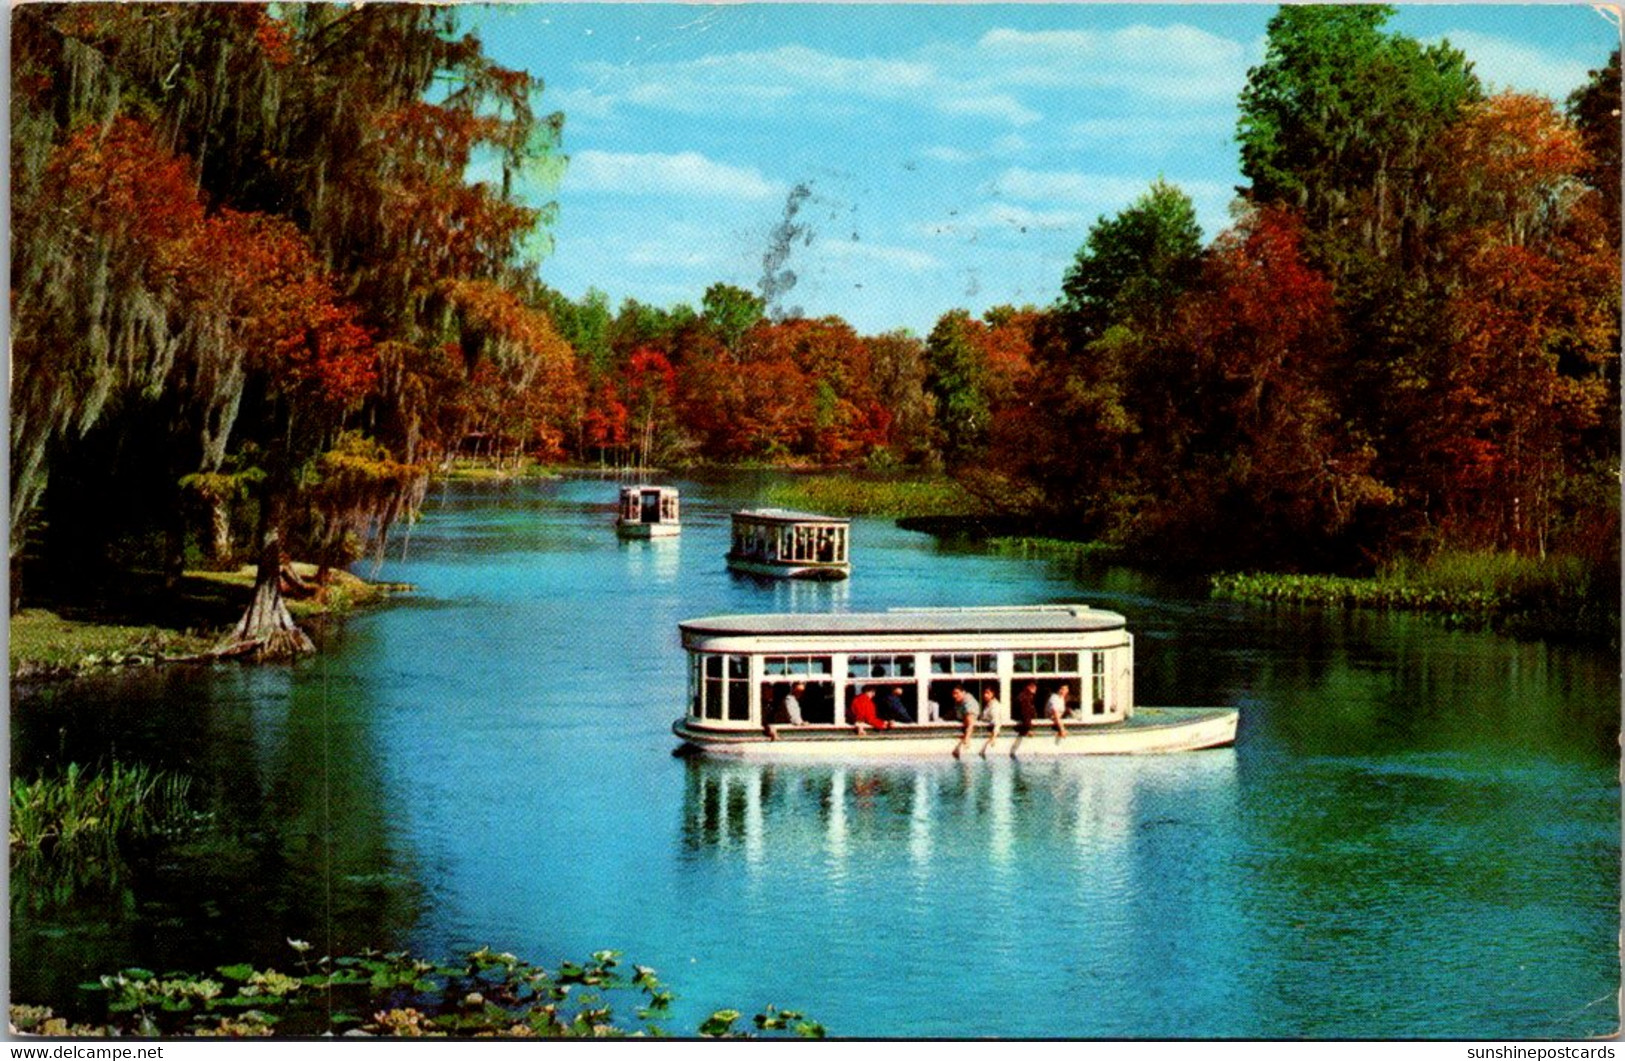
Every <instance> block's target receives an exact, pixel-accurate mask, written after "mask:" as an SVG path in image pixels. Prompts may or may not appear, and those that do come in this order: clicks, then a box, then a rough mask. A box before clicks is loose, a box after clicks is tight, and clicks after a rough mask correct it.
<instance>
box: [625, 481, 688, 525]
mask: <svg viewBox="0 0 1625 1061" xmlns="http://www.w3.org/2000/svg"><path fill="white" fill-rule="evenodd" d="M682 529H683V524H682V522H681V520H680V519H679V516H678V498H677V491H676V490H674V489H672V488H671V487H669V486H643V485H638V486H623V487H621V505H620V510H619V512H618V513H617V515H616V516H615V532H616V533H617V534H619V535H620V536H621V537H623V538H669V537H671V536H672V535H674V534H676V533H678V532H679V531H681V530H682Z"/></svg>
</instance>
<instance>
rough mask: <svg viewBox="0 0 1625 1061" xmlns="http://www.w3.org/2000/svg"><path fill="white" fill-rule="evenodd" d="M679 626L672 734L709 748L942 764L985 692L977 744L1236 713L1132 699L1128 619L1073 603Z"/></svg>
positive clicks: (1032, 741) (1095, 746)
mask: <svg viewBox="0 0 1625 1061" xmlns="http://www.w3.org/2000/svg"><path fill="white" fill-rule="evenodd" d="M678 628H679V630H680V632H681V635H682V641H683V647H684V648H685V649H687V650H688V652H689V681H688V711H687V713H686V714H685V715H684V716H683V717H682V718H681V719H679V720H678V721H677V722H676V723H675V724H674V725H673V726H672V732H674V733H675V734H676V735H677V736H678V737H679V738H681V740H682V741H683V742H684V744H685V745H687V746H689V747H691V748H693V749H695V750H698V751H700V752H703V753H705V754H707V755H718V756H733V757H745V758H775V759H799V758H851V757H908V758H921V757H943V758H946V757H948V756H949V755H951V754H954V753H955V751H956V749H958V748H960V747H961V736H962V732H963V723H962V721H961V720H962V718H963V717H964V713H965V712H966V711H974V712H976V713H977V717H978V721H977V722H976V723H975V728H974V729H973V731H972V741H973V745H972V747H973V749H974V750H978V751H979V750H981V748H982V745H983V744H984V743H985V742H986V739H987V737H988V736H989V735H990V734H991V727H990V726H989V724H988V720H982V719H981V709H982V706H983V700H982V693H983V691H984V690H986V689H991V690H992V691H993V695H994V698H995V704H994V706H993V707H992V709H991V710H992V714H993V716H994V717H993V720H996V721H997V722H998V723H999V726H1000V736H999V740H998V742H997V743H996V744H995V745H994V746H993V748H992V749H990V751H989V753H990V754H1015V755H1017V756H1018V757H1020V758H1026V757H1029V756H1031V757H1050V756H1072V755H1109V754H1131V753H1146V752H1175V751H1190V750H1194V749H1198V748H1209V747H1216V746H1220V745H1226V744H1232V743H1234V742H1235V739H1236V724H1237V719H1238V712H1237V711H1236V709H1234V708H1224V707H1136V706H1135V705H1134V638H1133V636H1132V635H1131V634H1129V632H1128V630H1127V624H1126V621H1125V620H1124V618H1123V616H1121V615H1118V614H1117V613H1116V612H1109V611H1102V610H1100V609H1096V608H1090V607H1087V606H1084V605H1059V606H1040V607H1014V608H998V607H993V608H914V609H895V610H892V611H888V612H875V613H868V614H857V613H847V614H824V615H814V614H806V613H798V614H781V615H719V616H712V617H710V618H704V619H688V620H685V621H683V622H681V623H679V624H678ZM1029 683H1032V685H1033V686H1034V687H1035V695H1034V707H1035V712H1034V714H1035V718H1034V721H1033V724H1032V726H1031V727H1030V732H1028V733H1027V734H1026V735H1025V736H1021V737H1020V738H1019V740H1018V736H1017V734H1016V732H1015V710H1016V708H1015V706H1014V705H1015V704H1016V702H1017V701H1016V698H1017V697H1020V696H1021V695H1022V694H1023V692H1024V690H1025V689H1026V688H1027V686H1028V684H1029ZM1063 687H1064V689H1063ZM860 694H867V695H868V696H869V697H870V699H871V700H872V701H874V702H875V703H876V704H883V705H884V707H883V708H882V709H881V713H879V714H878V715H877V717H879V718H881V719H885V718H886V713H890V714H891V716H892V717H891V719H890V720H889V721H888V722H887V724H886V725H885V726H884V727H881V726H859V725H857V724H856V722H855V721H852V720H851V719H850V717H849V716H850V713H851V711H852V702H853V700H854V699H855V698H856V697H857V696H859V695H860ZM1052 695H1056V696H1057V697H1058V699H1057V701H1056V702H1057V703H1058V704H1060V705H1061V706H1062V707H1063V708H1064V711H1063V712H1062V713H1061V719H1060V725H1056V724H1055V723H1054V722H1052V721H1051V719H1050V717H1049V714H1048V711H1047V706H1048V704H1049V702H1050V697H1051V696H1052ZM787 696H789V697H793V700H791V701H789V702H787V700H786V697H787ZM792 705H793V708H792ZM871 709H872V708H871ZM795 716H799V721H797V718H796V717H795Z"/></svg>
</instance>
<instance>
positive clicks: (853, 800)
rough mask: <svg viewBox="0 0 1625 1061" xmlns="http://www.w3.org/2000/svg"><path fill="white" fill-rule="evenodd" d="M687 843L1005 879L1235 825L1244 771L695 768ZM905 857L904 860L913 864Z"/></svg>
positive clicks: (1159, 762)
mask: <svg viewBox="0 0 1625 1061" xmlns="http://www.w3.org/2000/svg"><path fill="white" fill-rule="evenodd" d="M685 764H686V767H687V770H688V774H687V779H686V780H687V792H686V799H685V800H684V821H683V838H684V842H685V847H686V848H687V849H688V850H689V851H690V852H692V853H695V854H700V853H712V854H717V855H726V856H729V857H737V858H740V859H742V860H743V861H744V862H745V863H746V864H747V865H752V866H761V865H764V864H771V863H774V862H777V861H786V862H789V863H793V864H797V865H803V866H805V865H809V864H820V863H821V864H824V865H825V866H830V865H834V864H838V863H840V862H842V861H843V860H845V859H847V858H848V857H850V856H852V855H853V854H854V853H855V852H860V851H861V852H864V853H865V857H866V858H880V859H890V860H894V861H895V860H899V859H906V860H907V862H909V863H912V864H913V865H914V867H915V868H916V869H919V870H924V869H928V868H930V867H931V865H932V863H933V862H934V861H935V860H938V859H939V858H944V857H945V858H950V859H952V860H954V861H955V862H956V863H960V862H963V861H964V860H965V859H966V858H967V857H969V858H970V859H971V860H972V863H973V864H974V863H982V864H983V865H986V864H992V865H993V866H995V867H997V866H1000V865H1008V864H1012V863H1014V862H1017V861H1020V860H1022V857H1023V855H1024V854H1026V855H1030V856H1032V857H1033V858H1035V859H1042V860H1045V861H1053V860H1054V859H1055V858H1056V856H1058V855H1061V854H1063V853H1064V851H1065V850H1066V849H1071V850H1072V851H1073V852H1074V854H1075V856H1076V857H1077V858H1079V859H1082V860H1085V861H1090V862H1093V861H1094V860H1095V859H1096V858H1097V857H1098V856H1100V855H1103V854H1107V853H1109V852H1110V851H1112V850H1113V849H1115V848H1119V847H1122V846H1125V845H1128V844H1130V843H1132V842H1133V841H1134V839H1135V838H1136V837H1137V836H1140V835H1143V834H1145V833H1147V832H1148V831H1156V830H1161V829H1164V828H1169V827H1174V828H1177V827H1180V826H1188V827H1193V828H1195V829H1198V830H1201V831H1203V832H1206V831H1207V830H1208V829H1209V828H1210V827H1215V828H1229V827H1230V826H1231V825H1232V824H1233V822H1234V820H1235V814H1236V810H1235V789H1236V758H1235V756H1234V755H1233V754H1230V753H1228V752H1225V751H1223V750H1217V751H1204V752H1192V753H1189V754H1186V755H1180V756H1113V757H1101V758H1093V759H1087V760H1083V759H1044V760H1035V761H1020V760H1016V761H1011V760H1008V759H1004V760H990V761H986V762H983V761H977V762H975V763H974V764H973V763H969V762H966V763H960V762H956V761H952V760H950V761H948V762H928V763H927V762H917V763H916V762H899V763H887V764H884V765H867V764H862V763H832V764H828V765H816V764H811V763H794V764H774V763H766V762H751V761H732V760H719V759H709V758H706V757H703V756H695V757H693V758H689V759H687V760H685ZM905 853H906V854H905Z"/></svg>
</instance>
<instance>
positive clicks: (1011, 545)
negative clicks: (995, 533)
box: [987, 536, 1123, 561]
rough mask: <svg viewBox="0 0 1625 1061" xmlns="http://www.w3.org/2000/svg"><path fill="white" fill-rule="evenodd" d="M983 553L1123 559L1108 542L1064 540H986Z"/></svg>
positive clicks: (1031, 557)
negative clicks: (985, 550) (985, 551)
mask: <svg viewBox="0 0 1625 1061" xmlns="http://www.w3.org/2000/svg"><path fill="white" fill-rule="evenodd" d="M987 551H988V552H990V553H993V554H994V555H997V556H1019V557H1023V558H1030V559H1036V560H1072V561H1076V560H1112V559H1116V558H1118V557H1120V556H1122V555H1123V547H1122V546H1120V545H1114V544H1112V543H1111V542H1100V541H1088V542H1075V541H1067V540H1066V539H1064V538H1028V537H1007V536H1001V537H997V538H989V539H988V540H987Z"/></svg>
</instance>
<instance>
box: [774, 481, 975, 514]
mask: <svg viewBox="0 0 1625 1061" xmlns="http://www.w3.org/2000/svg"><path fill="white" fill-rule="evenodd" d="M763 502H764V503H765V504H768V505H773V506H775V507H778V508H792V509H802V510H805V511H811V512H822V513H825V514H828V515H831V516H890V517H892V518H895V519H908V518H912V519H926V518H944V517H966V516H973V515H975V514H977V513H979V512H981V510H982V504H981V502H979V501H978V500H977V499H976V498H975V497H973V496H972V495H971V494H969V493H968V492H966V490H965V488H964V487H962V486H960V485H959V483H958V482H956V481H954V480H953V479H950V478H948V477H947V476H928V477H917V478H893V477H879V476H867V475H862V474H858V473H852V472H815V473H812V474H809V475H799V476H797V477H795V478H794V479H790V480H788V481H786V482H782V483H776V484H774V485H773V486H772V487H770V488H769V489H768V490H767V492H766V494H765V495H764V497H763Z"/></svg>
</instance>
